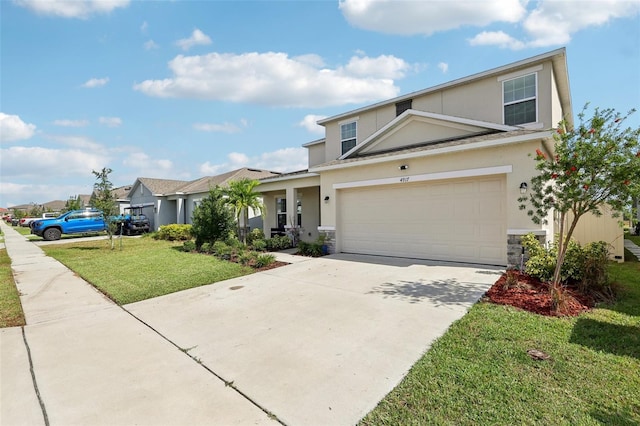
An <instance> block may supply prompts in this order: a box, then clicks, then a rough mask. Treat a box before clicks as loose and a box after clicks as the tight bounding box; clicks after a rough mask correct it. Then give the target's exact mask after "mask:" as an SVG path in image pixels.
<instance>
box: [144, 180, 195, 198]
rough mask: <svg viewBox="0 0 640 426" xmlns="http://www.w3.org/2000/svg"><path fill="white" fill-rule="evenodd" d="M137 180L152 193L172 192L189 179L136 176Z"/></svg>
mask: <svg viewBox="0 0 640 426" xmlns="http://www.w3.org/2000/svg"><path fill="white" fill-rule="evenodd" d="M138 181H139V182H140V183H141V184H143V185H144V186H146V187H147V188H148V189H149V190H150V191H151V192H152V193H153V194H164V195H166V194H173V193H174V192H176V191H177V190H178V188H180V187H181V186H184V185H185V184H188V183H189V181H186V180H172V179H154V178H138Z"/></svg>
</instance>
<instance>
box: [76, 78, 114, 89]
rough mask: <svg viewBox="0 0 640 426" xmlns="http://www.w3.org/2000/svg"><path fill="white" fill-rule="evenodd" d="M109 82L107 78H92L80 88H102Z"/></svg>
mask: <svg viewBox="0 0 640 426" xmlns="http://www.w3.org/2000/svg"><path fill="white" fill-rule="evenodd" d="M108 82H109V77H105V78H92V79H90V80H87V81H86V82H84V83H82V87H86V88H88V89H93V88H94V87H102V86H104V85H105V84H107V83H108Z"/></svg>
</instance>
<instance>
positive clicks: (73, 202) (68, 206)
mask: <svg viewBox="0 0 640 426" xmlns="http://www.w3.org/2000/svg"><path fill="white" fill-rule="evenodd" d="M94 173H95V172H94ZM81 208H82V200H81V199H80V196H79V195H76V196H75V197H74V196H71V197H69V199H68V200H67V202H66V203H65V205H64V211H70V210H80V209H81Z"/></svg>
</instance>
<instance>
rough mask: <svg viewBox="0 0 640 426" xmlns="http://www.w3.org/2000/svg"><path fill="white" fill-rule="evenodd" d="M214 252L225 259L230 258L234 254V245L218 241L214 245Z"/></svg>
mask: <svg viewBox="0 0 640 426" xmlns="http://www.w3.org/2000/svg"><path fill="white" fill-rule="evenodd" d="M212 251H213V254H214V255H215V256H216V257H219V258H220V259H224V260H230V259H231V255H232V254H233V247H230V246H229V245H227V243H225V242H224V241H216V242H215V243H213V247H212Z"/></svg>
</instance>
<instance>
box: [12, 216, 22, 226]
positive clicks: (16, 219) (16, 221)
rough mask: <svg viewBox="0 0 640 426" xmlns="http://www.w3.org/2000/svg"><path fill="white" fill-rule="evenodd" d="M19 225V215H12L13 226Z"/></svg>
mask: <svg viewBox="0 0 640 426" xmlns="http://www.w3.org/2000/svg"><path fill="white" fill-rule="evenodd" d="M18 225H20V219H18V218H17V217H12V218H11V226H18Z"/></svg>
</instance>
